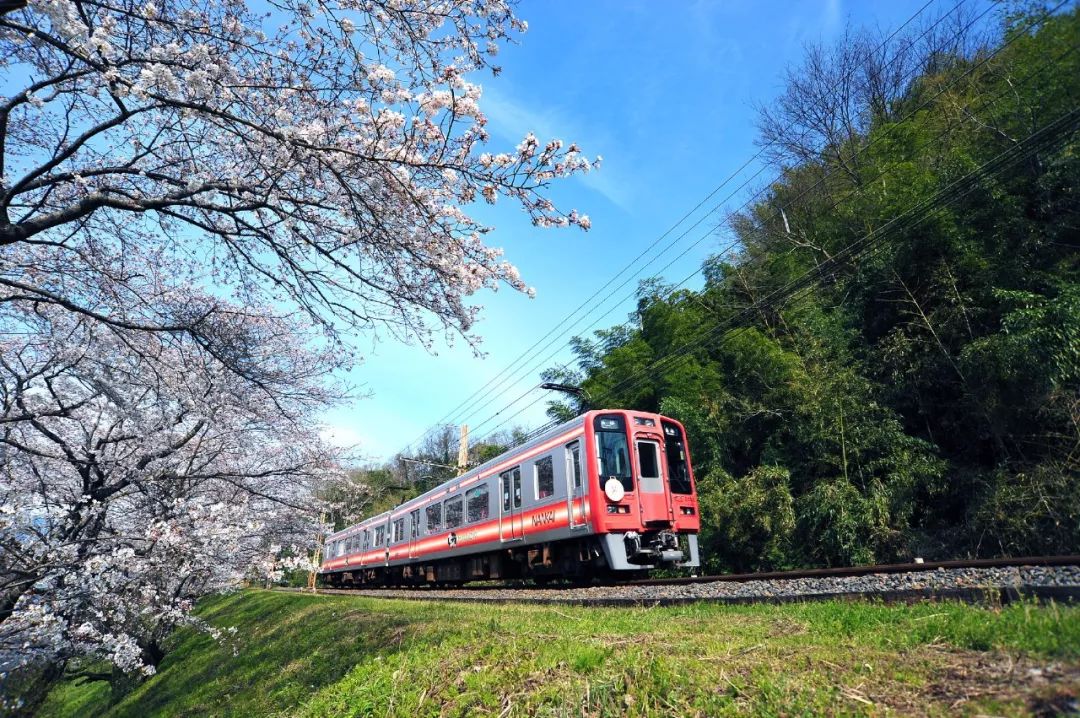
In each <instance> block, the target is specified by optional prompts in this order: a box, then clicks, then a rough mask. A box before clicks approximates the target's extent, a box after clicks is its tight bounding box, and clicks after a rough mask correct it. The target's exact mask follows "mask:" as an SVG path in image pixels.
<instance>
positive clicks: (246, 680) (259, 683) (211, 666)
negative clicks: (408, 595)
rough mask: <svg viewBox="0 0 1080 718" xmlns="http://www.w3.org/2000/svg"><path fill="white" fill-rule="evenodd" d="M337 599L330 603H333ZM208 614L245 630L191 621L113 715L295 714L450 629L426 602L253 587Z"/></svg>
mask: <svg viewBox="0 0 1080 718" xmlns="http://www.w3.org/2000/svg"><path fill="white" fill-rule="evenodd" d="M328 604H330V605H328ZM199 615H200V616H201V617H202V618H204V619H205V620H207V621H209V622H210V623H211V624H213V625H215V626H216V627H218V628H221V629H228V628H229V627H235V628H236V632H235V633H232V634H230V633H229V632H228V631H226V634H225V635H226V637H225V638H224V639H223V640H222V641H220V642H219V641H215V640H214V639H213V638H211V637H210V636H207V635H206V634H204V633H201V632H196V631H193V630H189V629H184V630H181V631H179V632H177V634H176V635H175V636H174V639H173V646H172V649H171V650H170V651H169V653H168V655H167V656H166V658H165V660H164V661H163V662H162V664H161V666H160V667H159V669H158V673H157V675H155V676H154V677H152V678H150V679H149V680H147V681H146V682H145V683H143V684H142V685H140V686H139V687H138V688H136V689H135V690H134V691H132V692H131V693H130V694H128V695H126V696H123V697H121V698H119V700H118V702H117V703H116V705H113V706H111V708H107V707H106V706H104V705H102V706H101V708H102V709H103V710H104V711H105V712H106V714H107V715H110V716H117V717H121V716H125V717H126V716H131V717H132V718H136V717H137V718H143V717H144V716H150V715H153V716H159V715H162V716H164V715H168V716H205V715H215V716H254V715H266V714H273V713H280V712H283V711H284V712H285V713H286V714H287V713H288V709H289V707H290V706H296V705H299V704H302V703H304V702H305V701H306V700H307V699H308V698H310V697H311V696H312V695H313V694H314V693H316V692H318V691H319V689H321V688H322V687H324V686H326V685H329V684H332V683H335V682H337V681H339V680H341V678H342V677H343V676H344V675H345V674H346V673H348V672H349V671H350V670H352V668H353V667H354V666H356V664H358V663H361V662H363V661H368V660H373V659H374V658H375V657H377V656H381V657H382V658H383V659H386V658H387V657H389V656H391V655H393V654H395V653H397V652H398V651H400V650H402V647H403V646H404V647H408V646H410V645H415V643H416V642H417V641H422V642H424V643H430V644H432V645H437V644H438V643H439V641H440V640H441V635H442V633H443V631H441V630H439V629H437V628H433V627H432V626H430V625H429V623H428V621H427V620H425V619H424V617H423V616H422V615H421V611H420V610H408V611H401V610H395V611H393V612H383V611H380V610H378V606H377V604H376V603H374V602H369V601H363V600H357V599H353V598H348V597H346V598H345V599H341V598H338V597H324V596H299V595H296V594H291V595H289V594H281V593H273V592H269V591H249V592H243V593H238V594H233V595H230V596H225V597H218V598H214V599H211V600H209V601H208V602H207V603H206V604H205V605H204V606H203V607H202V608H201V610H200V611H199Z"/></svg>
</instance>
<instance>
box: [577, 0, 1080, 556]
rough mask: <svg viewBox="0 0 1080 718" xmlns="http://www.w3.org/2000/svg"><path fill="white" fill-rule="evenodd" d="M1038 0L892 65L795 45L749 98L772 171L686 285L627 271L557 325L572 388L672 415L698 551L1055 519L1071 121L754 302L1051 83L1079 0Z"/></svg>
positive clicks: (1023, 113)
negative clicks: (730, 246)
mask: <svg viewBox="0 0 1080 718" xmlns="http://www.w3.org/2000/svg"><path fill="white" fill-rule="evenodd" d="M1043 12H1044V8H1043V7H1041V6H1039V5H1037V4H1036V5H1031V6H1030V7H1014V8H1013V9H1012V11H1010V14H1008V15H1006V16H1005V17H1004V18H1003V20H1002V26H1001V32H1000V35H999V36H998V37H996V38H991V39H990V40H989V42H990V44H989V45H980V43H981V42H983V40H982V39H980V38H978V37H976V36H975V35H968V36H965V37H963V38H961V39H960V40H958V41H957V42H956V43H955V44H954V45H953V46H951V47H950V48H949V49H948V50H947V51H943V52H939V53H929V52H928V51H927V50H926V49H925V48H924V49H923V50H921V51H920V52H923V53H924V54H923V55H919V54H918V53H917V52H913V53H912V54H909V55H905V57H907V61H908V62H909V63H910V64H909V65H908V67H909V68H910V69H911V70H912V74H913V75H914V78H913V80H912V81H911V82H904V83H899V84H889V83H890V82H891V81H890V79H889V77H888V76H886V75H884V74H881V73H880V72H877V71H875V70H874V68H873V67H872V66H869V65H863V64H860V63H866V62H870V60H868V59H867V58H868V57H869V55H867V54H865V53H860V52H858V51H857V48H858V47H868V46H874V45H876V44H877V42H878V41H879V40H878V39H877V38H873V37H870V36H867V35H860V34H858V33H855V34H853V35H852V36H849V37H848V38H846V39H847V42H848V43H850V44H849V45H845V46H842V47H837V48H835V50H824V51H818V52H816V54H814V52H815V51H814V50H813V49H812V50H811V53H812V55H811V58H810V59H809V60H808V61H807V63H806V65H804V66H803V67H802V68H798V69H796V70H795V71H794V72H793V73H792V74H791V75H790V76H789V79H788V87H787V88H786V93H785V94H784V96H783V98H782V100H781V101H780V102H778V103H777V104H776V106H775V107H770V108H767V109H766V110H764V111H763V116H762V131H763V133H764V134H763V137H764V138H765V140H766V141H767V142H768V144H770V146H771V147H774V148H779V149H777V150H776V152H777V158H778V161H779V163H780V165H781V172H780V174H779V178H778V179H777V180H776V181H774V182H773V183H772V184H771V185H770V186H769V187H768V188H767V191H766V192H764V193H763V194H762V196H761V198H760V199H759V200H758V201H757V202H756V203H755V204H753V205H752V206H750V207H748V208H747V209H746V210H745V211H744V212H742V213H740V214H738V215H737V216H736V217H734V218H733V219H732V221H731V222H730V223H729V226H730V229H731V230H732V231H734V232H735V234H736V236H737V238H738V239H739V243H740V245H739V250H738V252H737V253H736V254H734V255H732V254H725V255H724V256H722V257H713V258H711V259H709V260H707V261H706V262H705V265H704V274H705V278H706V284H705V287H704V288H703V289H702V290H700V291H685V290H680V291H677V292H671V291H670V289H669V288H666V287H664V286H663V285H661V284H660V283H658V282H656V281H649V282H643V283H642V285H641V287H640V290H639V301H638V307H637V311H636V312H635V313H634V315H633V316H632V317H631V321H630V322H629V323H628V324H626V325H623V326H620V327H615V328H612V329H608V330H604V331H602V332H598V333H597V335H596V337H595V338H594V339H585V338H581V339H578V340H577V341H576V342H575V344H574V349H575V351H576V353H577V356H578V359H579V366H578V368H577V369H574V370H565V369H564V370H561V371H562V372H563V373H564V374H566V376H568V377H569V376H572V377H573V380H574V383H580V384H581V385H582V386H584V387H585V389H586V390H587V391H588V392H589V394H590V396H591V398H592V403H593V405H594V406H612V407H615V406H625V407H632V408H637V409H643V410H657V409H659V410H660V411H662V412H663V413H665V414H668V415H670V416H673V417H675V418H677V419H679V420H681V421H682V422H683V423H684V424H685V425H686V427H687V430H688V432H689V436H690V443H691V453H692V456H693V459H694V463H695V466H696V473H697V476H698V479H699V490H700V492H701V498H702V502H703V504H704V506H703V519H704V521H705V526H704V527H703V540H704V545H705V549H706V560H707V561H708V562H709V563H710V564H711V565H712V566H714V567H722V568H727V569H736V570H738V569H742V568H747V567H752V568H778V567H782V566H787V565H799V564H803V565H815V564H816V565H820V564H827V565H834V564H842V563H869V562H873V561H885V560H896V559H904V558H910V557H911V556H912V555H926V556H928V557H954V556H959V555H964V554H979V555H984V554H1025V553H1026V554H1034V553H1042V552H1052V553H1053V552H1056V553H1071V552H1073V551H1075V548H1076V546H1077V545H1078V543H1080V542H1078V541H1077V531H1078V530H1080V529H1078V521H1077V515H1078V508H1077V502H1078V501H1080V490H1078V489H1077V487H1078V483H1080V448H1078V447H1080V399H1078V397H1080V231H1078V229H1077V224H1076V217H1077V216H1080V193H1078V192H1077V188H1078V187H1080V138H1078V136H1077V134H1076V133H1075V132H1074V133H1073V134H1072V135H1071V136H1069V137H1066V138H1065V139H1064V140H1063V141H1062V142H1061V143H1059V144H1058V145H1056V146H1054V147H1052V148H1047V149H1042V150H1040V151H1039V152H1038V153H1037V154H1036V155H1035V156H1034V157H1032V158H1030V159H1029V160H1027V161H1025V162H1023V163H1020V164H1017V165H1015V166H1013V167H1011V168H1010V171H1008V172H1005V173H1001V174H996V175H992V176H991V175H988V176H985V177H983V178H982V179H981V180H980V181H979V182H978V183H977V184H975V185H974V186H972V187H971V188H970V189H969V191H967V192H966V193H965V194H963V195H962V196H959V197H957V198H956V199H955V201H953V202H952V203H950V204H949V205H947V206H945V207H943V208H941V209H939V210H937V211H932V212H923V213H922V214H921V215H919V216H917V217H916V219H917V222H916V221H912V222H910V223H907V224H906V225H904V226H902V227H900V228H899V229H896V230H895V231H893V232H891V233H890V235H889V238H888V241H887V242H883V243H882V244H881V245H880V246H879V248H878V249H877V251H875V252H873V253H871V254H868V255H866V256H862V257H860V258H858V261H849V262H847V263H840V264H839V265H838V266H837V267H836V270H835V271H834V272H832V273H831V274H830V276H829V277H828V279H827V281H825V282H822V283H820V284H819V285H817V286H815V287H813V288H812V290H811V291H807V292H805V293H803V294H801V295H800V296H799V297H798V299H796V300H793V301H791V302H788V303H787V304H785V305H783V306H775V305H771V304H765V305H763V304H760V303H759V301H760V300H761V299H762V298H763V297H767V296H769V294H770V293H771V292H773V291H774V290H777V289H779V288H781V287H784V286H786V285H787V284H788V283H789V282H791V281H792V280H793V279H796V278H798V277H799V276H800V275H802V274H803V273H804V272H806V271H808V270H809V269H812V268H814V267H817V266H818V265H820V264H821V263H822V262H824V261H829V260H830V258H832V257H835V256H836V255H837V254H838V253H840V252H841V251H842V250H843V249H844V248H845V247H847V246H849V245H850V244H852V243H853V242H855V241H857V240H860V239H861V238H863V237H864V236H866V235H867V233H868V232H874V231H875V230H879V229H880V228H882V227H884V226H886V225H889V223H890V222H893V220H895V219H896V218H897V217H900V216H902V215H904V214H905V213H907V212H908V211H909V210H911V209H912V208H913V207H916V206H919V204H920V203H922V202H924V201H926V200H927V199H929V198H931V197H934V196H935V195H936V194H937V193H939V192H941V191H942V190H943V189H944V188H946V187H949V186H950V185H951V183H953V182H955V181H956V180H957V179H958V178H960V177H963V176H965V175H966V174H968V173H970V172H971V171H972V170H974V169H975V168H976V167H978V166H979V165H981V164H982V163H985V162H987V161H988V160H990V159H991V158H994V157H996V156H998V155H999V154H1001V153H1002V152H1003V151H1006V150H1009V149H1010V148H1013V147H1015V146H1016V144H1017V142H1019V141H1020V140H1023V139H1024V138H1025V137H1027V136H1028V135H1030V134H1031V133H1032V132H1034V131H1035V130H1037V129H1039V128H1040V127H1042V126H1044V125H1045V124H1046V123H1047V122H1049V121H1050V120H1052V119H1054V118H1056V117H1058V116H1059V115H1061V114H1062V113H1063V112H1065V111H1067V110H1070V109H1072V108H1073V107H1074V106H1075V98H1076V97H1078V96H1080V52H1076V51H1075V50H1076V48H1077V47H1080V8H1075V7H1073V8H1070V9H1069V10H1067V11H1066V12H1061V13H1058V14H1056V15H1053V16H1051V17H1044V15H1043ZM1006 40H1007V41H1008V44H1007V45H1006V44H1005V42H1006ZM892 42H894V43H895V49H899V48H904V49H905V50H904V51H905V52H907V51H908V50H909V49H910V47H911V44H910V42H909V40H908V39H907V38H903V37H897V38H896V39H895V40H894V41H892ZM860 43H862V44H861V45H860ZM915 46H916V47H921V46H919V45H918V43H916V45H915ZM852 48H856V50H852ZM886 54H890V53H886ZM870 55H873V53H870ZM878 70H880V68H878ZM919 73H921V74H919ZM849 77H851V78H861V79H859V80H857V81H856V80H851V82H852V83H853V84H850V85H844V86H843V87H836V84H837V83H840V84H841V85H843V83H844V82H846V80H844V79H843V78H849ZM859 83H863V84H859ZM875 83H877V84H875ZM840 98H845V99H840ZM788 100H790V102H788ZM785 102H786V103H787V104H785ZM837 102H840V104H835V103H837ZM843 103H848V104H843ZM785 112H786V113H787V114H784V113H785ZM815 123H817V124H815ZM837 127H840V128H842V129H843V131H841V132H839V133H836V132H834V130H835V129H836V128H837ZM806 137H813V138H817V139H816V141H815V142H816V143H812V144H807V140H806V139H805V138H806ZM726 242H727V238H725V243H726ZM732 322H734V326H732ZM642 370H645V372H644V374H642ZM779 467H782V469H781V468H779ZM777 472H782V475H783V477H784V478H783V480H782V481H781V480H780V476H781V473H777ZM765 514H767V515H765ZM793 537H794V538H793Z"/></svg>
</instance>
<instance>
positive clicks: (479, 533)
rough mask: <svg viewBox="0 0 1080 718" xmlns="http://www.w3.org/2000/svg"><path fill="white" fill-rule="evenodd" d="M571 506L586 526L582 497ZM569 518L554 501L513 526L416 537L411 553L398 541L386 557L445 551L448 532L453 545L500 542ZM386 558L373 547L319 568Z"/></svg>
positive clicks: (498, 523) (494, 524) (493, 523)
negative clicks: (452, 534) (452, 537)
mask: <svg viewBox="0 0 1080 718" xmlns="http://www.w3.org/2000/svg"><path fill="white" fill-rule="evenodd" d="M574 507H575V508H576V509H577V510H578V512H579V514H578V515H579V517H580V519H581V525H586V524H587V522H588V514H589V505H588V502H587V501H586V500H585V499H584V498H577V499H574ZM569 519H570V514H569V512H568V511H567V507H566V502H565V501H560V502H559V503H557V504H549V505H548V506H538V507H536V508H534V509H530V510H528V511H524V512H522V513H520V514H515V515H514V516H513V524H514V526H513V527H511V517H510V516H504V517H502V518H496V519H493V520H490V521H488V522H486V523H482V524H478V525H476V526H467V527H465V528H464V529H461V530H455V531H445V532H443V533H440V534H434V535H432V536H424V537H422V538H418V539H417V540H416V541H415V542H414V543H413V544H412V552H411V555H410V550H409V549H410V546H409V544H401V545H398V546H395V547H394V548H392V549H390V557H389V560H391V561H405V560H408V559H416V558H425V557H427V556H430V555H432V554H438V553H442V552H443V551H447V550H448V549H450V548H451V544H450V541H449V537H450V534H451V533H454V534H456V539H457V542H456V543H455V544H454V545H453V548H463V547H468V546H482V545H484V544H486V543H494V542H497V541H499V542H500V545H501V541H500V538H501V537H503V536H505V537H506V538H507V540H510V539H511V537H512V536H513V534H514V533H520V534H521V537H527V536H529V535H531V534H539V533H542V532H544V531H551V530H552V529H560V528H567V527H569V525H570V520H569ZM518 526H520V529H519V530H518V531H515V530H514V529H515V528H518ZM518 540H520V538H518ZM386 560H387V559H386V549H375V550H373V551H367V552H365V553H363V554H349V555H348V556H341V557H339V558H336V559H333V560H332V561H327V562H325V563H323V565H322V567H323V569H324V570H325V569H332V568H339V567H356V568H360V567H362V566H370V565H372V564H378V565H382V564H384V563H385V562H386Z"/></svg>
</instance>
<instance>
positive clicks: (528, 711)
mask: <svg viewBox="0 0 1080 718" xmlns="http://www.w3.org/2000/svg"><path fill="white" fill-rule="evenodd" d="M200 612H201V614H202V616H203V617H205V618H206V619H207V620H209V621H211V622H212V623H214V624H215V625H218V626H221V627H227V626H235V627H236V628H237V629H238V631H237V633H236V638H235V639H234V642H233V643H232V644H227V645H221V644H216V643H214V642H213V641H212V640H211V639H210V638H208V637H206V636H205V635H201V634H195V633H193V632H190V631H181V632H180V633H179V634H177V636H176V637H175V639H174V643H175V645H174V647H173V650H172V652H171V653H170V654H169V656H168V657H167V658H166V659H165V661H164V663H163V664H162V666H161V667H160V670H159V672H158V674H157V675H156V676H154V677H153V678H152V679H151V680H149V681H147V682H146V683H144V684H143V685H141V686H140V687H138V688H137V689H136V690H135V691H134V692H132V693H130V694H128V695H126V696H124V697H122V698H119V699H117V700H116V701H115V702H112V701H111V697H110V694H109V689H108V687H107V685H106V684H105V683H91V684H84V685H80V686H75V685H73V684H65V685H61V686H59V687H58V688H57V689H56V690H55V691H54V692H53V694H52V695H51V696H50V698H49V700H48V702H47V704H46V706H45V708H44V710H43V713H44V715H47V716H86V715H98V714H102V715H108V716H133V717H135V716H137V717H138V718H143V717H144V716H158V715H167V716H202V715H233V716H261V715H279V716H384V715H387V716H409V717H410V718H414V717H417V716H471V715H490V716H514V715H517V716H531V715H553V716H608V715H639V716H653V715H678V716H683V715H688V716H692V715H722V714H752V715H777V714H785V715H792V714H816V713H833V714H872V715H880V714H883V713H886V712H900V713H931V714H942V715H944V714H950V715H951V714H955V713H956V712H957V711H959V712H962V713H968V714H978V713H983V714H995V715H1010V714H1028V713H1036V714H1038V713H1042V714H1046V713H1047V712H1054V709H1055V708H1057V709H1059V710H1060V709H1061V708H1065V709H1066V710H1067V706H1068V705H1069V703H1070V701H1071V700H1072V699H1073V697H1075V696H1076V695H1077V692H1078V690H1080V609H1078V608H1063V607H1058V606H1049V607H1035V606H1031V605H1018V606H1010V607H1007V608H1004V609H1002V610H987V609H980V608H974V607H969V606H961V605H954V604H922V605H916V606H883V605H877V604H866V603H810V604H801V605H796V604H792V605H785V606H730V607H725V606H716V605H708V604H699V605H692V606H685V607H677V608H651V609H646V608H642V609H589V608H580V607H541V606H527V605H525V606H522V605H515V606H508V605H474V604H473V605H464V604H453V603H434V602H411V601H378V600H371V599H363V598H353V597H348V596H310V595H297V594H283V593H271V592H265V591H252V592H246V593H240V594H236V595H232V596H226V597H221V598H216V599H214V600H211V601H207V602H206V603H205V604H204V605H203V607H202V609H201V611H200ZM234 654H235V655H234Z"/></svg>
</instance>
